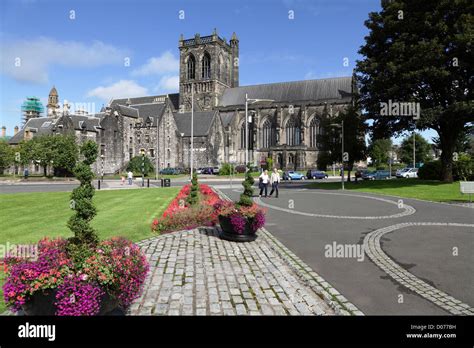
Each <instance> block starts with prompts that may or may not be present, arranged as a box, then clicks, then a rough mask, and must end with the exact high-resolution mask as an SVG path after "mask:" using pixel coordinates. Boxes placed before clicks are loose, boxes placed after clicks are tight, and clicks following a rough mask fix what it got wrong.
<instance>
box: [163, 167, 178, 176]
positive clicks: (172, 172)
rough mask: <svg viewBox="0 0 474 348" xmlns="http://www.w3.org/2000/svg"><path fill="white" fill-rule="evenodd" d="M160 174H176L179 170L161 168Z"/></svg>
mask: <svg viewBox="0 0 474 348" xmlns="http://www.w3.org/2000/svg"><path fill="white" fill-rule="evenodd" d="M160 174H165V175H177V174H180V171H179V170H178V169H177V168H163V169H162V170H160Z"/></svg>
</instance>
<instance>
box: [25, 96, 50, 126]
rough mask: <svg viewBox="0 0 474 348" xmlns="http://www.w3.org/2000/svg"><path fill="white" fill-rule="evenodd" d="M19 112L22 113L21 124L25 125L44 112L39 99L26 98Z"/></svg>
mask: <svg viewBox="0 0 474 348" xmlns="http://www.w3.org/2000/svg"><path fill="white" fill-rule="evenodd" d="M21 111H22V113H23V124H26V122H28V120H29V119H31V118H36V117H40V114H41V113H42V112H43V111H44V107H43V104H42V103H41V101H40V98H38V97H26V100H25V101H24V102H23V104H22V105H21Z"/></svg>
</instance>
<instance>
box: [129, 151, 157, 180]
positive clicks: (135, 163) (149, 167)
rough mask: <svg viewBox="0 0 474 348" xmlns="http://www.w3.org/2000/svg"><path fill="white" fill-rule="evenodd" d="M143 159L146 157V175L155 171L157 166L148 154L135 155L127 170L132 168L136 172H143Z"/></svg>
mask: <svg viewBox="0 0 474 348" xmlns="http://www.w3.org/2000/svg"><path fill="white" fill-rule="evenodd" d="M143 159H145V176H147V175H148V174H149V173H153V172H154V171H155V168H154V167H153V163H151V161H150V159H149V158H148V157H147V156H144V157H143V156H135V157H133V158H132V159H131V160H130V162H128V165H127V170H130V171H132V172H134V173H141V172H142V164H143Z"/></svg>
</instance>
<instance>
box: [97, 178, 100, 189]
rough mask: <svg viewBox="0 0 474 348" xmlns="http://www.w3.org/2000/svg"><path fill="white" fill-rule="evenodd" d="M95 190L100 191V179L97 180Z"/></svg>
mask: <svg viewBox="0 0 474 348" xmlns="http://www.w3.org/2000/svg"><path fill="white" fill-rule="evenodd" d="M97 189H98V190H100V179H99V180H97Z"/></svg>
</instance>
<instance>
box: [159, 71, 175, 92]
mask: <svg viewBox="0 0 474 348" xmlns="http://www.w3.org/2000/svg"><path fill="white" fill-rule="evenodd" d="M178 90H179V76H178V75H172V76H163V77H162V78H161V79H160V82H159V83H158V86H157V87H156V88H155V92H156V93H164V92H170V91H171V92H177V91H178Z"/></svg>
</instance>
